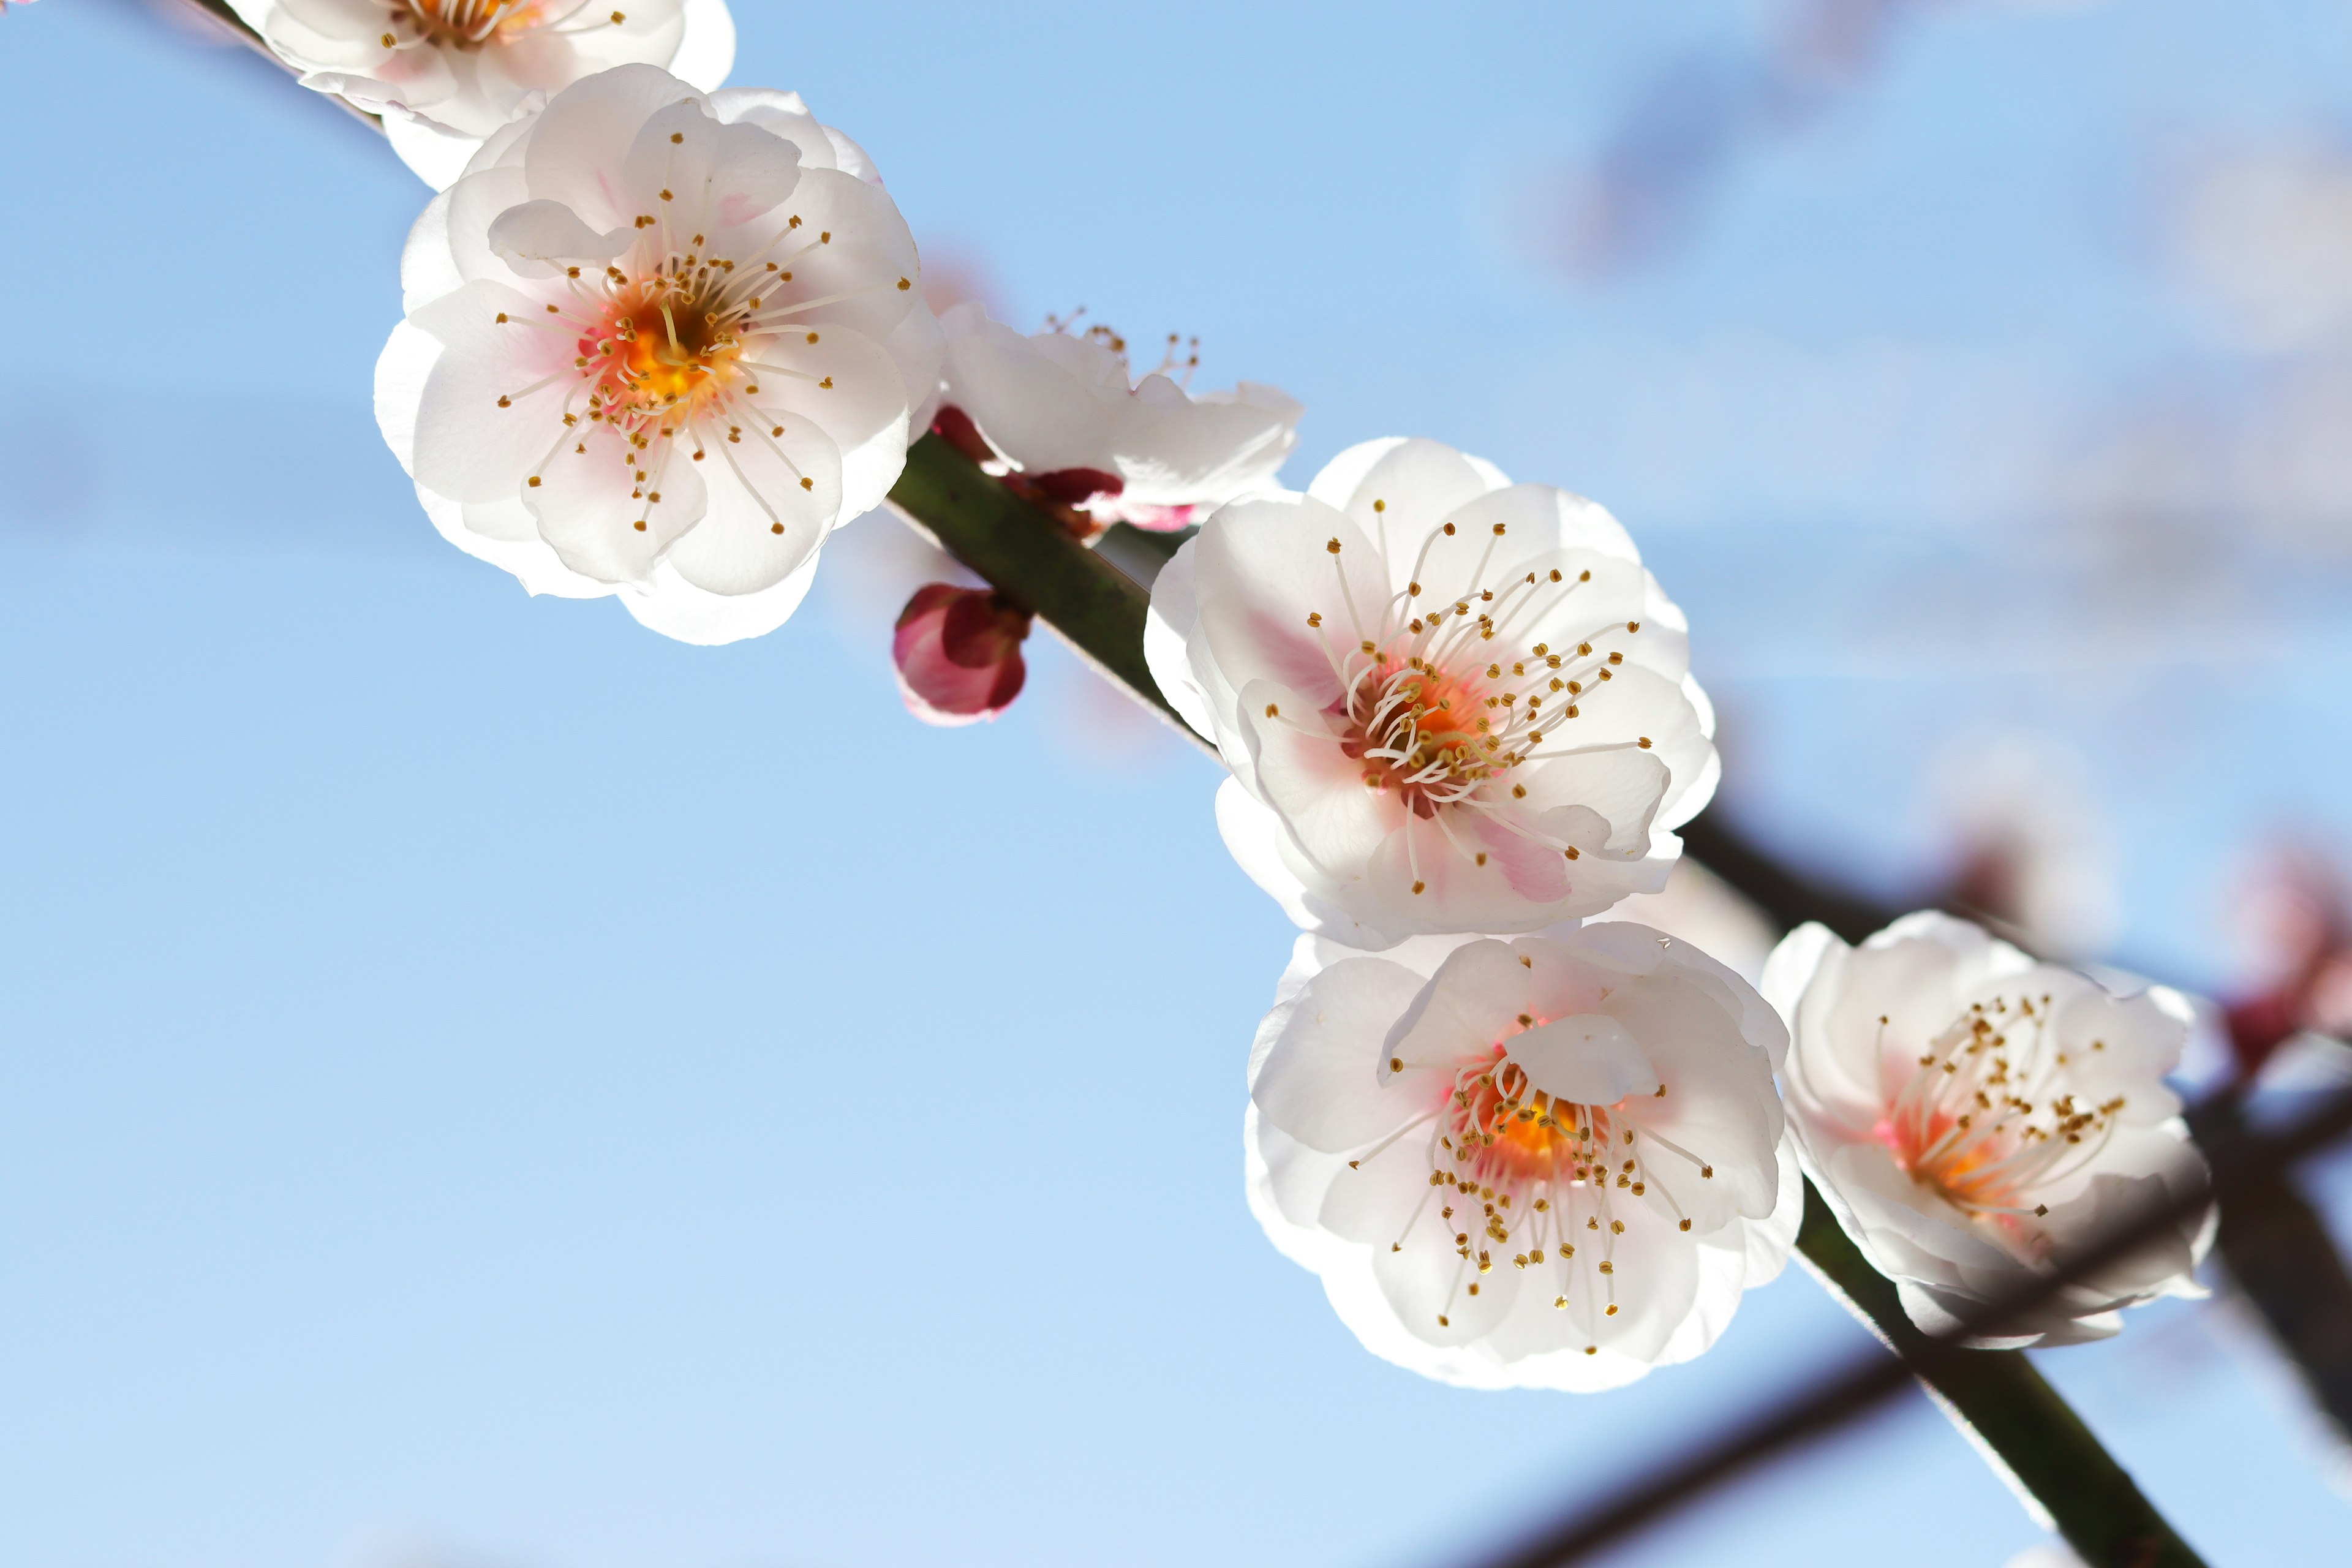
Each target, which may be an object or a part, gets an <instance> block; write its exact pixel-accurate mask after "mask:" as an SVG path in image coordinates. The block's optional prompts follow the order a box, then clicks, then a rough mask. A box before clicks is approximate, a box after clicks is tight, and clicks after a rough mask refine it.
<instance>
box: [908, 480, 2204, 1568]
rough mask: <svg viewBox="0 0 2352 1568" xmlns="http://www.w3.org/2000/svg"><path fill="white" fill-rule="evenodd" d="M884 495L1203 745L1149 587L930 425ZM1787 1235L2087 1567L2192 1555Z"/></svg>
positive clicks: (2065, 1414)
mask: <svg viewBox="0 0 2352 1568" xmlns="http://www.w3.org/2000/svg"><path fill="white" fill-rule="evenodd" d="M890 499H891V500H893V501H894V502H896V503H897V504H898V507H899V509H900V510H902V511H904V512H906V513H908V515H909V516H910V517H911V518H912V519H913V520H914V521H916V522H918V523H919V524H920V526H921V527H922V528H924V529H925V530H927V531H929V533H930V534H931V536H932V537H933V538H934V539H935V540H937V541H938V542H939V543H940V546H941V547H942V548H944V549H945V550H947V551H948V552H950V554H952V555H954V556H955V557H956V558H957V559H958V560H960V561H961V562H962V563H964V564H965V565H967V566H969V567H971V569H972V570H973V571H974V572H977V573H979V574H981V576H982V577H984V578H986V579H987V580H988V582H989V584H991V585H992V586H993V587H994V588H996V589H997V590H998V591H999V592H1000V593H1003V595H1005V596H1006V597H1008V598H1010V599H1012V600H1013V602H1014V603H1016V604H1019V605H1023V606H1024V607H1025V608H1027V609H1030V610H1032V611H1034V612H1035V613H1036V616H1037V617H1038V619H1040V620H1042V621H1044V622H1045V623H1046V624H1047V625H1048V626H1052V627H1053V628H1054V629H1055V631H1057V632H1059V633H1060V634H1061V635H1062V637H1064V638H1065V639H1066V641H1067V642H1069V644H1070V645H1071V646H1072V647H1076V649H1077V650H1078V651H1079V652H1080V653H1081V654H1083V655H1085V656H1086V658H1087V660H1088V661H1089V662H1090V663H1092V664H1093V665H1094V666H1095V668H1097V669H1099V670H1101V671H1102V672H1103V673H1104V674H1105V675H1107V676H1108V677H1110V678H1111V679H1113V680H1115V681H1116V682H1118V684H1119V685H1120V686H1121V687H1123V688H1124V689H1126V690H1127V692H1128V694H1129V695H1130V696H1132V697H1134V698H1135V699H1136V700H1138V701H1139V702H1142V703H1143V704H1145V705H1146V706H1147V707H1150V708H1151V709H1152V710H1154V711H1156V712H1158V713H1159V714H1160V716H1161V717H1162V718H1164V719H1166V720H1167V721H1169V722H1170V723H1171V724H1173V725H1175V726H1176V727H1177V728H1178V729H1179V730H1180V731H1182V732H1183V733H1184V734H1185V735H1186V736H1187V737H1188V738H1190V739H1191V740H1192V741H1194V742H1197V743H1198V744H1200V745H1202V747H1204V748H1208V747H1209V742H1207V741H1205V740H1203V739H1202V737H1201V736H1199V735H1196V734H1194V733H1193V732H1192V730H1191V729H1190V728H1189V727H1187V726H1186V725H1185V723H1184V721H1182V720H1181V719H1180V718H1178V717H1177V715H1176V712H1175V710H1173V709H1171V708H1170V707H1169V706H1168V700H1167V699H1166V698H1165V697H1164V696H1162V695H1161V693H1160V688H1159V686H1158V685H1157V684H1156V683H1154V681H1153V680H1152V679H1151V672H1150V669H1148V668H1145V666H1144V662H1143V622H1144V616H1145V613H1146V611H1147V610H1148V609H1149V608H1150V603H1151V596H1150V593H1149V591H1147V590H1146V589H1145V588H1143V587H1141V586H1140V585H1139V584H1137V583H1136V582H1135V581H1134V580H1133V579H1131V578H1129V576H1127V575H1126V574H1123V573H1121V572H1120V571H1118V569H1117V568H1116V567H1114V566H1113V565H1112V564H1111V563H1109V562H1108V561H1107V560H1105V559H1103V558H1102V557H1101V556H1100V555H1098V554H1097V553H1096V552H1094V551H1091V550H1088V549H1087V547H1086V546H1085V545H1083V544H1080V543H1079V542H1077V541H1076V540H1075V539H1073V538H1071V537H1070V535H1069V533H1068V532H1067V531H1066V530H1065V529H1063V528H1062V527H1061V526H1060V525H1059V524H1058V523H1056V522H1055V521H1053V520H1052V519H1050V518H1048V517H1046V516H1045V514H1044V513H1042V512H1040V511H1038V510H1036V509H1035V508H1034V507H1032V506H1030V505H1029V503H1028V502H1026V501H1024V500H1022V499H1021V498H1020V497H1018V496H1015V495H1014V494H1013V493H1012V492H1011V491H1010V490H1008V489H1005V488H1004V487H1003V486H1002V485H1000V484H998V483H996V482H995V481H994V480H992V479H989V478H988V476H987V475H985V474H983V473H982V472H981V471H980V468H978V467H977V466H976V465H975V464H973V463H972V462H971V459H970V458H966V457H964V456H963V455H962V454H961V453H960V452H958V451H956V450H955V449H954V448H953V447H950V446H949V445H948V444H947V443H946V442H944V441H942V440H940V438H939V437H936V436H926V437H923V439H921V440H919V441H918V442H916V443H915V445H914V447H912V449H910V450H909V451H908V454H907V471H906V473H905V475H904V476H903V477H901V478H900V479H899V480H898V485H897V487H896V488H895V489H892V490H891V492H890ZM1797 1248H1798V1250H1799V1252H1801V1254H1802V1255H1803V1256H1804V1258H1805V1260H1806V1262H1807V1263H1808V1264H1809V1265H1810V1266H1811V1269H1812V1271H1813V1273H1814V1274H1815V1276H1816V1277H1818V1278H1819V1279H1821V1280H1822V1283H1823V1284H1824V1285H1825V1286H1827V1287H1828V1288H1829V1289H1830V1290H1831V1291H1832V1294H1834V1295H1836V1296H1838V1297H1839V1298H1840V1299H1841V1300H1843V1301H1844V1302H1845V1303H1846V1304H1847V1305H1848V1306H1849V1307H1851V1308H1852V1309H1853V1310H1854V1312H1855V1313H1856V1315H1858V1316H1860V1317H1861V1318H1863V1319H1864V1321H1867V1322H1868V1323H1869V1324H1870V1325H1871V1326H1872V1327H1873V1329H1874V1331H1876V1332H1877V1334H1878V1336H1879V1337H1880V1338H1881V1339H1882V1340H1884V1341H1885V1342H1886V1343H1887V1344H1888V1346H1889V1347H1890V1348H1892V1349H1893V1350H1895V1352H1896V1353H1897V1354H1899V1355H1901V1356H1903V1357H1904V1358H1905V1360H1906V1362H1908V1363H1910V1365H1911V1367H1912V1369H1913V1370H1914V1371H1915V1372H1916V1373H1918V1374H1919V1377H1920V1380H1921V1381H1922V1382H1923V1383H1925V1384H1927V1387H1928V1389H1929V1390H1930V1392H1931V1393H1933V1394H1934V1395H1935V1396H1936V1397H1937V1400H1938V1402H1939V1403H1941V1404H1942V1405H1943V1406H1944V1407H1945V1409H1946V1411H1947V1412H1948V1414H1950V1415H1951V1416H1952V1418H1953V1419H1954V1421H1955V1422H1956V1423H1958V1425H1959V1426H1961V1427H1962V1429H1963V1430H1964V1431H1966V1432H1968V1433H1969V1434H1970V1435H1971V1436H1974V1437H1975V1438H1977V1439H1978V1441H1979V1444H1980V1446H1981V1447H1983V1449H1984V1450H1985V1452H1986V1453H1987V1455H1988V1457H1989V1458H1990V1459H1991V1460H1992V1461H1993V1462H1994V1463H1995V1465H1996V1466H1997V1467H1998V1468H2001V1469H2004V1470H2005V1471H2006V1472H2007V1473H2008V1475H2009V1476H2010V1477H2011V1478H2013V1479H2014V1480H2015V1481H2016V1483H2017V1484H2018V1486H2019V1487H2020V1488H2021V1489H2023V1490H2024V1491H2025V1492H2026V1493H2027V1494H2028V1495H2030V1496H2031V1497H2032V1499H2033V1500H2034V1501H2035V1502H2036V1503H2037V1504H2039V1506H2040V1508H2041V1510H2042V1512H2043V1513H2045V1514H2047V1515H2048V1517H2049V1518H2050V1519H2051V1520H2052V1521H2054V1522H2055V1523H2056V1525H2057V1527H2058V1530H2059V1531H2060V1532H2061V1533H2062V1534H2063V1535H2064V1536H2065V1538H2066V1540H2067V1542H2069V1543H2070V1544H2072V1545H2073V1546H2074V1550H2075V1551H2076V1552H2079V1553H2081V1555H2082V1557H2083V1560H2084V1562H2085V1563H2090V1564H2092V1568H2202V1565H2201V1563H2200V1559H2199V1558H2198V1556H2197V1554H2196V1553H2195V1552H2192V1551H2190V1550H2189V1547H2188V1546H2187V1544H2185V1543H2184V1542H2182V1541H2181V1539H2180V1537H2179V1535H2178V1534H2177V1533H2175V1532H2174V1531H2173V1529H2172V1527H2171V1526H2170V1525H2169V1524H2168V1523H2166V1522H2165V1520H2164V1517H2163V1515H2161V1514H2159V1513H2158V1512H2157V1510H2156V1507H2155V1505H2154V1504H2152V1503H2150V1502H2149V1501H2148V1500H2147V1498H2146V1497H2145V1496H2144V1495H2143V1494H2142V1493H2141V1491H2140V1489H2139V1488H2138V1487H2137V1485H2135V1484H2134V1483H2133V1481H2132V1479H2131V1477H2130V1476H2129V1475H2128V1474H2126V1472H2125V1470H2124V1468H2123V1467H2122V1466H2121V1465H2118V1464H2116V1461H2115V1458H2114V1456H2113V1455H2111V1454H2109V1453H2108V1452H2107V1451H2106V1449H2105V1447H2102V1446H2101V1445H2100V1443H2099V1440H2098V1438H2097V1437H2096V1436H2094V1435H2093V1434H2092V1432H2091V1429H2090V1428H2089V1427H2088V1426H2084V1423H2083V1418H2082V1417H2081V1416H2079V1415H2075V1414H2074V1409H2073V1407H2072V1406H2070V1405H2067V1403H2066V1402H2065V1401H2064V1400H2063V1399H2062V1398H2060V1397H2059V1395H2058V1393H2057V1391H2056V1390H2054V1389H2053V1388H2052V1387H2051V1386H2050V1385H2049V1384H2047V1383H2045V1382H2043V1381H2042V1374H2041V1373H2038V1372H2036V1371H2034V1370H2033V1366H2032V1363H2030V1362H2029V1361H2027V1360H2026V1358H2025V1357H2024V1356H2023V1355H2022V1354H2021V1353H2020V1352H2016V1351H1968V1350H1954V1349H1952V1348H1950V1347H1948V1346H1946V1345H1941V1344H1938V1343H1937V1342H1935V1341H1933V1340H1931V1339H1929V1338H1928V1337H1927V1335H1925V1334H1922V1333H1921V1332H1920V1331H1918V1330H1917V1329H1916V1328H1915V1327H1913V1326H1912V1323H1911V1321H1910V1319H1908V1318H1907V1317H1906V1316H1905V1315H1904V1312H1903V1308H1902V1304H1901V1303H1900V1302H1899V1301H1898V1300H1896V1299H1895V1287H1894V1285H1893V1284H1891V1283H1890V1282H1889V1281H1888V1280H1887V1279H1885V1277H1884V1276H1882V1275H1880V1274H1879V1273H1878V1272H1877V1271H1876V1270H1874V1268H1871V1266H1870V1265H1869V1263H1867V1262H1866V1261H1864V1258H1863V1256H1862V1254H1861V1252H1860V1251H1859V1250H1858V1249H1857V1248H1856V1247H1854V1245H1853V1242H1852V1241H1851V1240H1850V1239H1848V1238H1847V1237H1846V1235H1845V1233H1844V1232H1843V1231H1842V1230H1840V1229H1839V1228H1838V1226H1837V1222H1836V1221H1835V1220H1834V1219H1832V1217H1831V1216H1830V1215H1829V1212H1828V1210H1827V1209H1826V1208H1825V1207H1824V1206H1823V1205H1822V1200H1821V1197H1820V1195H1819V1194H1816V1193H1815V1192H1814V1191H1813V1190H1812V1184H1811V1183H1807V1184H1806V1187H1805V1217H1804V1226H1803V1228H1802V1230H1801V1231H1800V1232H1799V1233H1798V1237H1797Z"/></svg>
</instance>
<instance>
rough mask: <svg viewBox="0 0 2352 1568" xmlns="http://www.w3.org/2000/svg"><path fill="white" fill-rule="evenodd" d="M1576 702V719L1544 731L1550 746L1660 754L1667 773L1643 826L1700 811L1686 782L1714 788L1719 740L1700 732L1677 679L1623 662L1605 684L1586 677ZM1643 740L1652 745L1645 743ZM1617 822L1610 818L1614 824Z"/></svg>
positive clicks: (1667, 823) (1664, 824)
mask: <svg viewBox="0 0 2352 1568" xmlns="http://www.w3.org/2000/svg"><path fill="white" fill-rule="evenodd" d="M1594 646H1595V647H1599V646H1600V645H1599V644H1597V643H1596V644H1595V645H1594ZM1604 668H1605V667H1604ZM1578 706H1579V713H1578V717H1576V718H1575V719H1572V720H1568V721H1565V722H1562V723H1561V724H1559V727H1558V728H1557V729H1552V730H1548V731H1546V736H1545V749H1546V750H1549V749H1551V748H1552V747H1553V746H1554V745H1556V744H1561V743H1565V744H1567V745H1572V746H1577V747H1580V748H1581V747H1587V746H1604V745H1613V746H1631V747H1633V749H1634V750H1636V751H1639V752H1644V753H1645V754H1647V755H1649V756H1652V757H1654V758H1656V759H1657V761H1658V762H1659V763H1661V764H1662V765H1663V766H1664V769H1665V770H1666V773H1667V778H1666V780H1665V784H1664V788H1663V789H1662V790H1660V792H1659V795H1658V800H1657V804H1656V807H1655V811H1656V816H1655V818H1654V819H1653V818H1652V816H1651V815H1650V812H1649V810H1647V809H1644V810H1643V812H1642V814H1641V816H1642V818H1643V822H1644V825H1645V826H1659V827H1666V828H1672V827H1675V826H1679V825H1681V824H1682V823H1684V822H1686V821H1688V820H1689V819H1690V818H1691V817H1693V816H1696V815H1697V814H1698V812H1697V808H1698V806H1699V805H1705V804H1706V801H1705V798H1704V797H1703V796H1702V797H1701V798H1700V799H1699V800H1698V801H1697V802H1696V804H1695V805H1694V804H1690V803H1689V802H1687V801H1686V800H1685V796H1687V795H1691V794H1692V793H1693V791H1692V790H1691V789H1690V788H1688V787H1686V781H1687V784H1693V785H1695V784H1699V783H1702V782H1705V783H1707V784H1709V785H1710V787H1711V785H1712V781H1713V779H1714V777H1715V770H1713V769H1711V768H1710V767H1709V764H1710V763H1712V762H1713V761H1714V758H1715V743H1714V742H1712V741H1710V740H1709V739H1707V737H1706V734H1705V733H1704V732H1703V731H1702V730H1701V728H1700V724H1699V714H1698V710H1697V709H1696V707H1695V706H1694V705H1693V704H1692V702H1691V700H1690V698H1689V696H1688V695H1687V694H1686V693H1685V691H1684V689H1683V686H1682V683H1681V682H1680V681H1679V680H1675V679H1668V678H1667V677H1665V676H1663V675H1660V674H1658V673H1656V672H1655V671H1654V670H1649V669H1644V668H1641V667H1640V666H1638V665H1633V664H1626V665H1620V666H1618V667H1616V668H1615V669H1614V670H1613V671H1612V679H1609V680H1607V681H1605V682H1604V681H1593V680H1588V681H1587V682H1586V688H1585V690H1584V692H1583V693H1582V695H1581V696H1580V699H1579V704H1578ZM1643 741H1647V742H1649V744H1648V745H1647V746H1643V744H1642V742H1643ZM1685 807H1686V809H1685ZM1604 815H1606V813H1605V812H1604ZM1618 820H1619V819H1618V818H1615V817H1612V818H1611V821H1612V823H1614V822H1617V821H1618Z"/></svg>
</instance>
